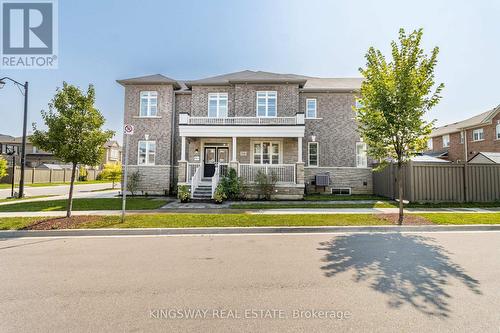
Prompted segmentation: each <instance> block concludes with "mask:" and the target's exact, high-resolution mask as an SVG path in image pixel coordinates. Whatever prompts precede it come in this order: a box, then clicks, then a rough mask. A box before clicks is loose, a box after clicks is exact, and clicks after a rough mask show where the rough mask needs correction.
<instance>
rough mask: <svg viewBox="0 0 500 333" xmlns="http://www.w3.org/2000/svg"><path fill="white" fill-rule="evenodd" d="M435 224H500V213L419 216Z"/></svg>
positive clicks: (430, 214) (429, 214)
mask: <svg viewBox="0 0 500 333" xmlns="http://www.w3.org/2000/svg"><path fill="white" fill-rule="evenodd" d="M418 215H420V216H423V217H425V218H426V219H428V220H429V221H431V222H432V223H435V224H500V213H463V214H462V213H428V214H418Z"/></svg>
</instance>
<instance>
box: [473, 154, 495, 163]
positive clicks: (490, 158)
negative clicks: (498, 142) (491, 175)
mask: <svg viewBox="0 0 500 333" xmlns="http://www.w3.org/2000/svg"><path fill="white" fill-rule="evenodd" d="M469 163H482V164H500V153H485V152H479V153H477V154H476V155H474V157H473V158H471V159H470V160H469Z"/></svg>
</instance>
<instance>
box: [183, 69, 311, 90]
mask: <svg viewBox="0 0 500 333" xmlns="http://www.w3.org/2000/svg"><path fill="white" fill-rule="evenodd" d="M286 82H288V83H298V84H299V85H300V86H302V85H303V84H304V83H305V82H306V80H305V79H304V78H303V77H300V76H299V75H293V74H278V73H271V72H262V71H256V72H255V71H250V70H244V71H240V72H234V73H229V74H223V75H217V76H212V77H207V78H204V79H200V80H191V81H186V85H187V86H188V87H191V86H195V85H198V86H199V85H229V84H232V83H286Z"/></svg>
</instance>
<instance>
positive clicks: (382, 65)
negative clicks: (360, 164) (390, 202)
mask: <svg viewBox="0 0 500 333" xmlns="http://www.w3.org/2000/svg"><path fill="white" fill-rule="evenodd" d="M421 39H422V29H420V30H417V31H413V32H412V33H411V34H410V35H406V33H405V31H404V29H401V30H400V31H399V44H398V43H396V42H395V41H393V42H392V43H391V46H392V52H391V55H392V61H391V62H387V61H386V59H385V57H384V55H383V54H382V52H380V51H379V50H376V49H374V48H373V47H371V48H370V49H369V50H368V53H367V54H366V60H367V64H366V68H364V69H363V68H361V69H360V72H361V74H363V76H364V78H365V80H364V82H363V84H362V85H361V98H360V100H359V102H360V105H361V106H360V107H359V108H358V109H357V111H358V114H357V121H358V123H359V131H360V134H361V136H362V138H363V139H364V141H365V142H366V143H367V144H368V154H369V155H370V156H372V157H374V158H377V159H380V160H382V163H381V165H380V166H379V167H380V168H382V167H384V166H385V164H386V163H387V160H386V159H387V158H390V159H392V160H395V161H396V163H397V167H398V185H399V220H398V222H399V224H402V223H403V182H402V178H403V169H402V166H403V164H404V163H406V162H407V161H408V160H409V159H410V158H411V157H412V156H415V155H416V154H417V153H419V152H421V151H422V150H424V148H425V145H426V141H427V137H428V135H429V134H430V132H431V129H432V125H433V122H426V121H425V120H424V119H423V116H424V114H425V113H426V112H427V111H429V110H430V109H431V108H432V107H433V106H435V105H436V104H437V103H438V102H439V100H440V99H441V96H440V93H441V91H442V89H443V88H444V85H443V84H442V83H441V84H439V85H438V86H437V88H435V89H434V86H435V83H434V68H435V67H436V64H437V55H438V52H439V49H438V48H437V47H435V48H434V49H433V50H432V52H431V55H430V56H428V55H426V54H424V50H423V49H422V48H421V47H420V42H421Z"/></svg>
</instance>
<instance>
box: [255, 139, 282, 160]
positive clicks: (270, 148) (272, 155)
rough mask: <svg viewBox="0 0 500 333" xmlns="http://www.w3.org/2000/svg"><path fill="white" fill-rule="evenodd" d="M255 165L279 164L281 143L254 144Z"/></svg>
mask: <svg viewBox="0 0 500 333" xmlns="http://www.w3.org/2000/svg"><path fill="white" fill-rule="evenodd" d="M253 163H254V164H279V163H280V144H279V142H269V141H267V142H254V144H253Z"/></svg>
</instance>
